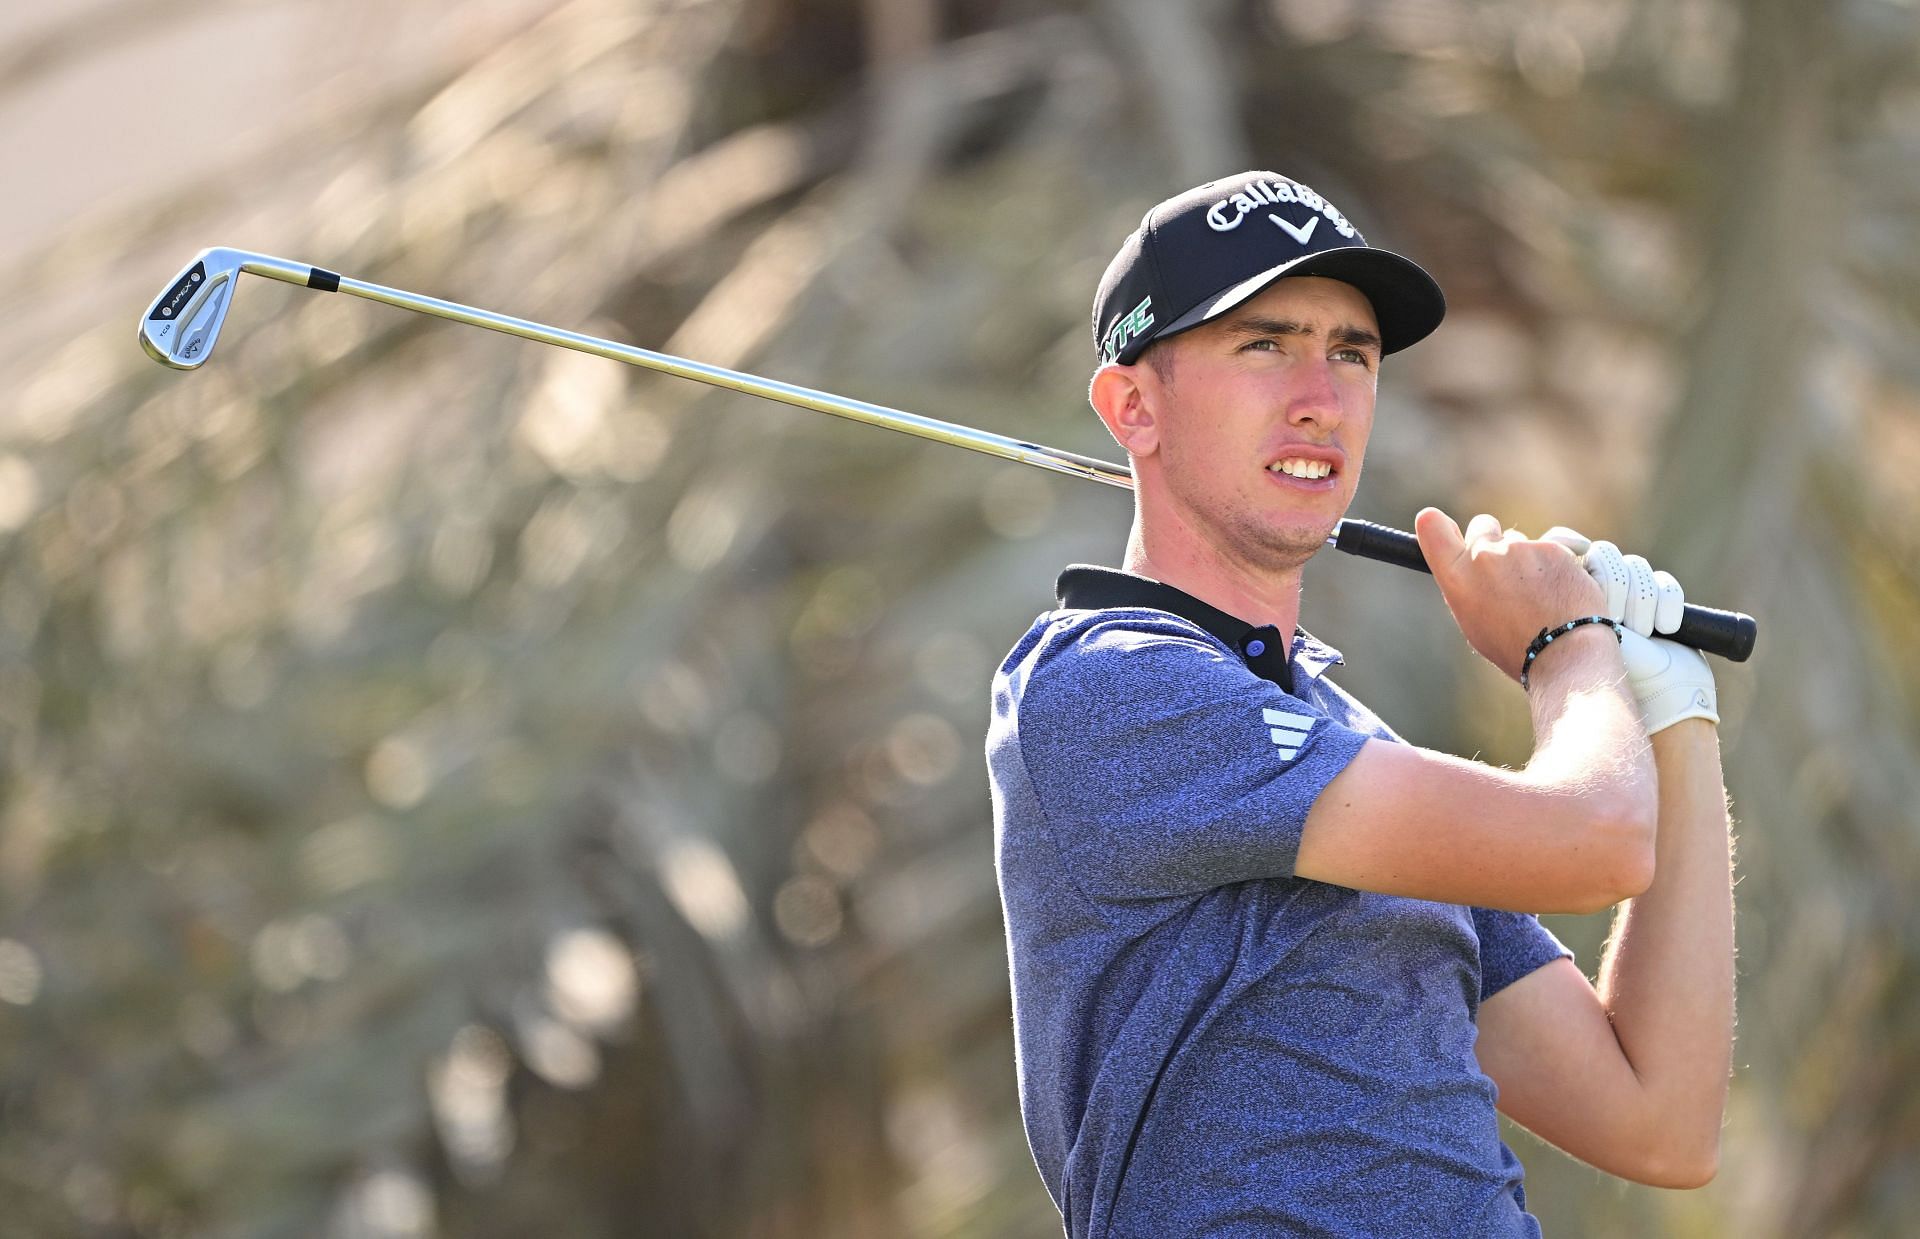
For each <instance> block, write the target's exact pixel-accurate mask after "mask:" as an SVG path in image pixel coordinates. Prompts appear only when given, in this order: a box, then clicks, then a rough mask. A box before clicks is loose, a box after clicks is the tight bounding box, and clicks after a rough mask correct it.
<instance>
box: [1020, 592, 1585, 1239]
mask: <svg viewBox="0 0 1920 1239" xmlns="http://www.w3.org/2000/svg"><path fill="white" fill-rule="evenodd" d="M1060 586H1061V602H1062V609H1060V610H1056V611H1052V612H1049V613H1047V614H1044V615H1042V616H1040V617H1039V619H1038V620H1036V621H1035V622H1034V625H1033V627H1032V628H1031V629H1029V630H1028V632H1027V634H1026V635H1025V636H1024V637H1022V638H1021V639H1020V641H1019V643H1018V644H1017V645H1015V646H1014V648H1013V651H1012V653H1010V654H1009V655H1008V656H1007V658H1006V661H1005V662H1004V663H1003V664H1002V665H1001V667H1000V669H999V671H998V672H997V673H996V675H995V677H994V683H993V703H994V713H993V723H992V726H991V728H990V729H989V732H988V737H987V758H988V765H989V771H990V775H991V778H992V784H993V807H994V831H995V839H996V846H997V867H998V872H999V879H1000V891H1001V898H1002V901H1003V904H1004V908H1005V912H1006V921H1007V943H1008V951H1009V954H1010V957H1011V962H1012V973H1013V1014H1014V1028H1015V1034H1016V1039H1017V1053H1018V1069H1019V1077H1020V1101H1021V1111H1022V1114H1023V1116H1024V1118H1025V1121H1026V1128H1027V1138H1028V1141H1029V1143H1030V1145H1031V1146H1032V1149H1033V1155H1034V1160H1035V1161H1036V1162H1037V1163H1038V1165H1039V1168H1040V1175H1041V1177H1042V1178H1043V1179H1044V1180H1045V1181H1046V1185H1047V1189H1048V1191H1049V1192H1051V1193H1052V1195H1053V1199H1054V1203H1055V1204H1057V1205H1058V1206H1059V1208H1060V1211H1061V1214H1062V1216H1063V1217H1064V1219H1065V1222H1066V1229H1067V1233H1068V1234H1069V1235H1072V1236H1074V1237H1075V1239H1079V1237H1082V1236H1097V1237H1100V1239H1106V1237H1113V1239H1120V1237H1122V1236H1124V1237H1127V1239H1135V1237H1139V1239H1169V1237H1172V1236H1194V1235H1207V1236H1263V1237H1264V1236H1273V1235H1340V1236H1347V1235H1351V1236H1366V1237H1369V1239H1371V1237H1375V1236H1405V1235H1445V1236H1476V1237H1477V1236H1519V1235H1527V1236H1534V1235H1538V1234H1539V1233H1540V1228H1539V1225H1538V1224H1537V1223H1536V1222H1535V1220H1534V1219H1533V1217H1532V1216H1531V1215H1529V1214H1528V1213H1527V1212H1526V1198H1525V1194H1524V1192H1523V1191H1522V1188H1521V1178H1522V1171H1521V1167H1520V1163H1519V1161H1518V1159H1517V1158H1515V1157H1514V1155H1513V1153H1512V1151H1511V1150H1509V1149H1508V1148H1507V1147H1506V1145H1505V1144H1504V1143H1503V1142H1502V1141H1501V1139H1500V1131H1499V1127H1498V1124H1497V1122H1496V1120H1495V1113H1494V1095H1495V1089H1494V1085H1493V1082H1492V1081H1491V1080H1489V1079H1488V1078H1487V1077H1486V1076H1485V1075H1484V1074H1483V1073H1482V1072H1481V1070H1480V1066H1479V1063H1478V1061H1477V1060H1476V1059H1475V1057H1474V1053H1473V1046H1474V1034H1475V1029H1474V1016H1475V1013H1476V1011H1477V1010H1478V1007H1479V1004H1480V1002H1481V1001H1482V1000H1483V999H1484V998H1486V997H1487V996H1488V995H1491V994H1493V993H1495V992H1496V991H1498V990H1499V989H1501V988H1502V987H1504V986H1506V985H1508V984H1510V983H1512V982H1513V981H1515V980H1518V979H1519V978H1520V977H1523V976H1525V975H1526V974H1527V973H1529V972H1532V971H1533V970H1534V969H1536V968H1538V967H1540V966H1542V965H1543V964H1546V963H1548V962H1550V961H1551V960H1554V959H1557V958H1560V957H1562V956H1565V955H1569V954H1570V952H1568V951H1567V950H1566V948H1564V947H1563V946H1561V945H1560V943H1559V942H1558V941H1556V940H1555V939H1554V937H1553V936H1552V935H1551V934H1549V933H1548V932H1547V931H1546V930H1545V929H1544V928H1542V927H1541V925H1540V923H1539V921H1538V920H1536V919H1535V918H1533V917H1531V916H1524V915H1519V914H1516V913H1510V912H1497V911H1489V910H1487V909H1482V908H1469V907H1461V906H1457V905H1451V904H1440V903H1429V902H1426V901H1423V900H1416V899H1404V898H1398V897H1394V896H1388V895H1380V894H1375V893H1371V892H1367V891H1357V890H1349V889H1347V888H1345V887H1339V886H1331V885H1327V884H1325V883H1321V882H1314V881H1311V880H1308V879H1305V878H1297V877H1294V876H1293V863H1294V857H1295V853H1296V851H1297V849H1298V847H1299V843H1300V832H1301V829H1302V827H1303V826H1304V824H1305V822H1306V817H1307V811H1308V809H1309V808H1310V807H1311V806H1312V804H1313V801H1314V798H1315V797H1316V796H1318V795H1319V794H1320V791H1321V789H1322V788H1324V787H1326V785H1327V784H1328V783H1329V782H1330V781H1331V780H1332V779H1333V777H1334V776H1335V775H1337V774H1338V773H1339V772H1340V771H1341V770H1342V769H1343V768H1345V766H1346V764H1347V763H1348V762H1349V761H1351V760H1352V759H1353V756H1354V754H1355V753H1357V752H1358V751H1359V749H1360V747H1361V745H1363V744H1364V743H1366V741H1367V740H1368V739H1369V738H1378V739H1381V740H1387V741H1393V742H1396V743H1397V742H1399V741H1398V737H1396V736H1395V735H1394V734H1393V733H1392V731H1390V730H1389V729H1388V728H1387V727H1386V725H1385V724H1383V723H1382V722H1381V721H1380V720H1379V719H1377V718H1375V717H1374V716H1373V714H1372V713H1370V712H1369V711H1368V710H1367V709H1366V707H1364V706H1362V705H1361V704H1360V703H1359V702H1358V701H1356V700H1354V699H1353V698H1352V697H1350V696H1348V695H1347V694H1346V693H1344V692H1342V691H1341V690H1340V689H1339V688H1338V687H1336V686H1335V685H1334V684H1332V683H1331V682H1329V681H1328V680H1327V679H1326V678H1325V676H1324V673H1325V671H1326V670H1327V668H1328V667H1329V666H1332V665H1334V664H1337V663H1339V662H1340V656H1339V654H1338V653H1337V652H1335V651H1333V650H1331V649H1329V648H1328V647H1326V646H1324V645H1322V644H1320V643H1319V642H1318V641H1315V640H1314V639H1313V638H1312V637H1310V636H1308V635H1307V634H1306V633H1304V632H1300V633H1296V634H1294V635H1293V637H1292V639H1291V640H1290V641H1286V642H1282V641H1281V640H1280V639H1279V633H1278V631H1277V630H1276V629H1273V628H1271V627H1267V628H1254V627H1252V626H1251V625H1248V624H1246V623H1245V622H1243V621H1240V620H1236V619H1234V618H1233V617H1232V616H1229V615H1226V614H1225V613H1223V612H1220V611H1218V610H1216V609H1214V608H1212V607H1210V606H1208V605H1207V604H1206V603H1203V602H1201V601H1200V600H1198V599H1196V598H1193V597H1191V596H1190V595H1187V594H1185V593H1183V592H1181V591H1179V590H1176V589H1173V588H1172V587H1171V586H1167V585H1163V584H1160V583H1158V582H1153V581H1148V580H1145V579H1144V578H1140V577H1134V576H1129V575H1126V574H1124V573H1117V572H1112V571H1108V570H1104V569H1090V568H1072V569H1069V570H1068V571H1067V572H1066V573H1064V574H1063V575H1062V577H1061V581H1060Z"/></svg>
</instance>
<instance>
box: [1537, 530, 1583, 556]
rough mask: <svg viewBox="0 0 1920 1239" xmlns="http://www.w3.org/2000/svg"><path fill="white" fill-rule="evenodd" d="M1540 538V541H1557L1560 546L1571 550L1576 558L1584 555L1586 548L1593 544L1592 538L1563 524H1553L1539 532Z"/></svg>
mask: <svg viewBox="0 0 1920 1239" xmlns="http://www.w3.org/2000/svg"><path fill="white" fill-rule="evenodd" d="M1540 540H1541V541H1542V542H1557V543H1559V544H1560V545H1561V546H1564V547H1566V548H1567V549H1568V550H1570V551H1572V552H1573V554H1574V558H1576V559H1578V558H1579V557H1580V556H1582V555H1585V554H1586V553H1587V548H1588V547H1590V546H1592V545H1593V539H1592V538H1589V537H1588V536H1587V535H1586V534H1583V533H1581V532H1580V531H1579V530H1577V529H1568V528H1567V527H1566V526H1565V525H1555V526H1554V527H1553V528H1552V529H1549V530H1547V532H1545V533H1543V534H1541V535H1540Z"/></svg>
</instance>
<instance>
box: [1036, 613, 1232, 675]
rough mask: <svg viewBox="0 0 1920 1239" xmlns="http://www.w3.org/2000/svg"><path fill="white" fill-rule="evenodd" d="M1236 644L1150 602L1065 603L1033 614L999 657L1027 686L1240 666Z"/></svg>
mask: <svg viewBox="0 0 1920 1239" xmlns="http://www.w3.org/2000/svg"><path fill="white" fill-rule="evenodd" d="M1230 655H1231V652H1230V651H1229V650H1228V649H1227V647H1226V646H1225V645H1224V644H1222V643H1221V641H1220V639H1219V638H1218V637H1215V636H1213V635H1212V634H1211V633H1209V632H1207V631H1206V630H1205V629H1204V628H1202V627H1200V626H1199V625H1198V624H1196V623H1194V622H1193V621H1191V620H1187V619H1182V618H1181V617H1179V616H1177V615H1173V614H1171V613H1169V612H1166V611H1156V610H1153V609H1151V608H1148V607H1106V608H1101V609H1099V610H1085V609H1076V608H1061V609H1058V610H1054V611H1048V612H1045V613H1043V614H1042V615H1040V616H1039V618H1037V619H1035V620H1034V622H1033V625H1032V627H1030V628H1029V629H1028V630H1027V631H1026V633H1025V634H1024V635H1023V636H1022V637H1021V638H1020V640H1019V641H1018V642H1016V643H1015V644H1014V647H1013V649H1012V651H1011V652H1009V653H1008V655H1007V657H1006V660H1005V661H1004V662H1002V663H1001V666H1000V673H999V674H1000V676H1001V677H1005V678H1007V679H1008V680H1010V681H1012V682H1013V684H1014V687H1015V688H1016V689H1017V690H1018V691H1020V692H1022V693H1025V692H1031V691H1033V690H1034V689H1035V688H1036V687H1041V686H1045V687H1047V688H1050V689H1055V688H1075V687H1087V686H1091V685H1093V684H1096V683H1100V682H1107V681H1113V680H1116V679H1117V680H1121V681H1127V682H1140V681H1152V680H1157V679H1160V678H1162V677H1164V676H1167V675H1170V674H1173V675H1183V676H1186V677H1191V676H1194V675H1203V674H1205V673H1206V672H1207V670H1209V669H1219V670H1223V671H1224V670H1232V669H1239V667H1238V663H1237V661H1236V660H1234V659H1232V658H1231V656H1230Z"/></svg>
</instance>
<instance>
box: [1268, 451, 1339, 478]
mask: <svg viewBox="0 0 1920 1239" xmlns="http://www.w3.org/2000/svg"><path fill="white" fill-rule="evenodd" d="M1267 472H1269V473H1284V474H1286V475H1287V476H1288V477H1293V478H1299V479H1301V480H1302V481H1307V482H1311V481H1314V480H1316V479H1318V478H1323V477H1326V476H1327V475H1328V474H1330V473H1332V472H1333V462H1332V461H1330V460H1308V459H1307V458H1306V457H1304V456H1289V457H1287V458H1285V459H1284V460H1276V461H1274V462H1273V463H1272V464H1270V465H1268V466H1267Z"/></svg>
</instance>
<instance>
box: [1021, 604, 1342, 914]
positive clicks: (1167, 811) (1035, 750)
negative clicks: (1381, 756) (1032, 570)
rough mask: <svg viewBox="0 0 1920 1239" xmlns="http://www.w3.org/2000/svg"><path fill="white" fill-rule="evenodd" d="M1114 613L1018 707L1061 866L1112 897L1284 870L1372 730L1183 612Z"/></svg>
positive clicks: (1028, 761) (1085, 634) (1034, 678)
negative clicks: (1346, 720)
mask: <svg viewBox="0 0 1920 1239" xmlns="http://www.w3.org/2000/svg"><path fill="white" fill-rule="evenodd" d="M1098 614H1099V615H1100V616H1101V617H1111V616H1113V615H1115V614H1116V613H1114V612H1100V613H1098ZM1117 614H1121V615H1125V616H1126V617H1127V618H1126V619H1125V620H1124V621H1121V620H1117V619H1112V618H1101V619H1096V620H1093V621H1090V622H1088V623H1086V624H1085V625H1083V626H1082V627H1080V628H1078V629H1076V630H1075V631H1074V632H1073V633H1072V634H1071V639H1069V640H1066V641H1064V642H1062V643H1061V644H1060V646H1059V647H1058V648H1057V649H1055V650H1053V651H1051V652H1050V656H1049V657H1047V658H1046V659H1045V660H1044V661H1042V662H1040V663H1039V664H1038V665H1037V666H1035V667H1034V668H1033V670H1032V673H1031V675H1030V676H1029V677H1028V679H1027V682H1026V684H1025V686H1024V689H1023V691H1022V692H1021V694H1020V700H1019V703H1018V706H1017V709H1018V727H1017V732H1018V735H1019V743H1020V750H1021V758H1022V761H1023V764H1024V765H1025V766H1026V769H1027V773H1028V778H1029V780H1030V782H1031V783H1032V786H1033V789H1034V793H1035V796H1036V798H1037V799H1038V801H1039V806H1040V809H1041V812H1042V816H1043V817H1044V819H1045V824H1046V828H1047V829H1048V830H1049V831H1050V832H1051V834H1052V836H1053V839H1054V843H1055V846H1056V847H1057V848H1058V849H1059V851H1060V853H1061V855H1062V857H1063V859H1064V860H1065V861H1066V862H1067V865H1068V868H1069V869H1070V871H1072V872H1073V873H1074V874H1075V876H1076V877H1077V878H1078V879H1079V881H1080V882H1081V884H1082V886H1083V887H1084V888H1085V889H1086V890H1087V892H1088V893H1089V894H1091V895H1094V896H1097V897H1103V898H1109V899H1127V898H1157V897H1165V896H1176V895H1191V894H1195V893H1198V892H1200V891H1203V890H1207V889H1209V888H1212V887H1216V886H1224V885H1227V884H1229V883H1233V882H1242V881H1247V880H1250V879H1255V878H1277V877H1290V876H1292V873H1293V865H1294V860H1295V857H1296V856H1297V854H1298V852H1299V848H1300V833H1301V831H1302V829H1303V828H1304V827H1305V825H1306V819H1307V812H1308V810H1309V809H1311V808H1312V807H1313V802H1314V800H1315V799H1316V798H1317V797H1318V796H1319V795H1320V793H1321V791H1322V790H1324V789H1325V787H1326V786H1327V784H1328V783H1330V782H1332V780H1333V778H1334V776H1335V775H1337V774H1339V773H1340V771H1342V770H1343V769H1345V768H1346V766H1347V763H1348V762H1350V761H1352V760H1353V757H1354V755H1355V754H1356V753H1358V752H1359V751H1360V748H1361V747H1362V746H1363V745H1364V744H1365V743H1366V742H1367V737H1366V736H1364V735H1362V734H1360V733H1358V732H1355V731H1352V730H1350V729H1348V728H1347V727H1344V726H1342V725H1340V724H1339V723H1336V722H1335V721H1333V720H1332V719H1329V718H1327V717H1326V716H1325V714H1324V713H1323V712H1322V711H1321V710H1319V709H1318V708H1317V707H1316V706H1314V705H1311V704H1309V703H1307V702H1305V701H1303V700H1301V699H1300V698H1297V697H1293V696H1290V695H1288V694H1287V693H1285V692H1283V691H1282V690H1281V689H1280V688H1279V686H1278V685H1275V684H1273V683H1271V682H1269V681H1267V680H1263V679H1261V678H1259V677H1258V676H1256V675H1254V674H1253V673H1252V672H1251V671H1249V670H1248V669H1247V668H1246V666H1245V665H1244V664H1243V663H1241V662H1240V661H1239V660H1238V659H1236V658H1233V657H1232V656H1230V655H1229V653H1228V652H1227V650H1226V647H1225V646H1223V645H1220V644H1219V643H1217V642H1215V641H1214V640H1212V639H1211V638H1208V637H1206V636H1204V635H1202V634H1201V633H1200V632H1199V631H1198V630H1196V629H1194V628H1191V627H1189V626H1187V625H1186V624H1184V623H1183V622H1181V621H1179V620H1176V619H1173V618H1172V617H1169V616H1161V615H1158V614H1157V613H1155V612H1122V613H1117Z"/></svg>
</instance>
